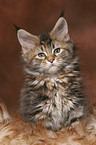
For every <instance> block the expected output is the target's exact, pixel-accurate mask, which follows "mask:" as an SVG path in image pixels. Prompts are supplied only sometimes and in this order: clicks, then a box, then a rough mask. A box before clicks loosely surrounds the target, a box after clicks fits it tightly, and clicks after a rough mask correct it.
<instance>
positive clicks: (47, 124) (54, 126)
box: [43, 119, 63, 131]
mask: <svg viewBox="0 0 96 145" xmlns="http://www.w3.org/2000/svg"><path fill="white" fill-rule="evenodd" d="M43 127H44V128H47V129H49V130H54V131H59V130H61V129H62V127H63V125H62V124H60V123H58V124H56V123H54V122H52V121H50V120H47V119H46V120H44V122H43Z"/></svg>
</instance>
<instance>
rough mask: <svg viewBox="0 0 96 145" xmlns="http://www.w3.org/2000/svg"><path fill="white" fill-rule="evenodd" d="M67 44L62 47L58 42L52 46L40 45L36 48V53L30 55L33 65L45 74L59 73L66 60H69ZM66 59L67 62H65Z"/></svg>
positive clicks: (52, 43)
mask: <svg viewBox="0 0 96 145" xmlns="http://www.w3.org/2000/svg"><path fill="white" fill-rule="evenodd" d="M67 49H69V47H68V46H67V44H65V45H64V44H63V45H61V44H60V43H59V42H57V41H53V42H51V43H50V44H47V43H46V44H44V45H40V46H37V47H35V48H34V52H33V51H32V52H30V53H29V60H30V62H31V65H33V66H34V67H35V68H36V67H38V70H40V71H41V72H43V71H44V72H45V73H51V74H52V73H57V72H58V71H59V70H60V69H61V68H62V67H63V64H64V62H65V61H66V59H68V50H67ZM64 59H65V60H64Z"/></svg>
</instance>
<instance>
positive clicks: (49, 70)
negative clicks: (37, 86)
mask: <svg viewBox="0 0 96 145" xmlns="http://www.w3.org/2000/svg"><path fill="white" fill-rule="evenodd" d="M56 72H58V68H57V66H51V67H50V68H49V69H48V70H47V73H49V74H54V73H56Z"/></svg>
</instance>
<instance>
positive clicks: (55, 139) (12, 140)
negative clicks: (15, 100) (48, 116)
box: [0, 103, 96, 145]
mask: <svg viewBox="0 0 96 145" xmlns="http://www.w3.org/2000/svg"><path fill="white" fill-rule="evenodd" d="M0 121H1V122H0V145H40V144H41V145H45V144H46V145H96V107H95V108H94V109H93V114H91V115H90V116H89V117H88V118H87V120H86V123H84V122H83V120H82V121H76V122H75V123H73V124H72V125H71V126H70V127H67V129H66V128H65V127H63V128H62V130H61V131H57V132H55V131H51V130H46V129H44V128H42V127H41V126H40V124H39V123H37V125H36V126H32V125H30V124H28V123H25V122H23V121H21V119H20V118H18V119H17V118H14V117H10V115H9V113H8V112H7V109H6V107H5V105H4V104H2V103H0Z"/></svg>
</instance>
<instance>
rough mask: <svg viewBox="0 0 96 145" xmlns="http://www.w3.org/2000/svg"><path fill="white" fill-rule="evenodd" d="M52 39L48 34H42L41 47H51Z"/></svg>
mask: <svg viewBox="0 0 96 145" xmlns="http://www.w3.org/2000/svg"><path fill="white" fill-rule="evenodd" d="M51 42H52V39H51V38H50V35H49V33H48V32H43V33H41V34H40V45H45V44H46V45H50V46H51Z"/></svg>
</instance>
